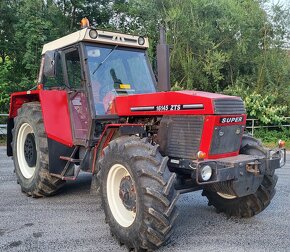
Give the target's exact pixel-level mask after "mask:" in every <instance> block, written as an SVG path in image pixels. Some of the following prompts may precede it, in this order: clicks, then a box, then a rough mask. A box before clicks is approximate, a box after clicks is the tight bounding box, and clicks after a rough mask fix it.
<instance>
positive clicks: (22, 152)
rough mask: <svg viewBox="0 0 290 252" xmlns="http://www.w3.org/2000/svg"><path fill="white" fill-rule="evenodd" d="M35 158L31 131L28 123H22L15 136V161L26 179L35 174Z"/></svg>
mask: <svg viewBox="0 0 290 252" xmlns="http://www.w3.org/2000/svg"><path fill="white" fill-rule="evenodd" d="M36 156H37V153H36V146H35V141H34V132H33V129H32V127H31V126H30V125H29V124H28V123H23V124H22V125H21V127H20V128H19V131H18V136H17V160H18V164H19V168H20V171H21V173H22V175H23V177H25V178H26V179H30V178H32V177H33V175H34V173H35V168H36V159H37V158H36Z"/></svg>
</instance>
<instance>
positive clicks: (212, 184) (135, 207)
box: [7, 27, 286, 251]
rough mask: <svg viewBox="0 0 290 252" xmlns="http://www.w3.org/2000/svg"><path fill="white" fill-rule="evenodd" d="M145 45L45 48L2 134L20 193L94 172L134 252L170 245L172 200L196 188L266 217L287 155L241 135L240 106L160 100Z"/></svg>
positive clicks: (186, 97) (87, 37) (15, 97)
mask: <svg viewBox="0 0 290 252" xmlns="http://www.w3.org/2000/svg"><path fill="white" fill-rule="evenodd" d="M147 48H148V39H147V38H145V37H142V36H133V35H127V34H121V33H113V32H108V31H101V30H96V29H94V28H92V27H85V28H83V29H82V30H80V31H77V32H75V33H72V34H70V35H68V36H65V37H62V38H60V39H57V40H55V41H53V42H50V43H48V44H45V45H44V47H43V51H42V61H41V66H40V74H39V80H38V83H39V85H38V88H37V90H30V91H26V92H17V93H13V94H12V95H11V103H10V112H9V120H8V137H7V154H8V156H13V160H14V165H15V172H16V175H17V181H18V183H19V184H20V186H21V190H22V191H23V192H24V193H26V194H27V195H28V196H32V197H42V196H50V195H53V194H55V193H56V192H57V190H58V189H59V188H60V187H61V186H62V185H63V184H64V183H65V181H66V180H75V179H76V177H77V176H78V173H79V171H80V170H82V171H86V172H91V173H92V174H93V180H94V179H96V181H98V185H99V187H100V197H101V198H102V203H103V208H104V211H105V215H106V221H107V223H108V224H109V226H110V229H111V232H112V234H113V235H115V236H116V237H117V239H118V240H119V241H120V242H121V243H124V244H125V245H126V246H127V247H128V248H129V249H135V250H137V251H140V250H142V251H143V250H154V249H157V248H158V247H160V246H161V245H162V244H164V243H165V242H166V241H167V240H168V238H169V236H170V234H171V233H172V231H173V227H174V221H175V220H176V217H177V214H178V212H177V209H176V201H177V199H178V196H179V194H180V193H185V192H190V191H196V190H202V195H203V196H206V197H207V198H208V200H209V205H213V206H214V207H215V208H217V210H218V211H220V212H225V213H226V214H227V215H229V216H238V217H251V216H253V215H255V214H258V213H259V212H261V211H263V210H264V209H265V208H266V207H267V206H268V205H269V203H270V201H271V199H272V198H273V196H274V194H275V185H276V182H277V176H276V175H274V172H275V169H276V168H279V167H281V166H283V165H284V164H285V156H286V155H285V149H284V148H281V146H280V147H279V148H277V149H274V150H266V149H265V148H264V147H263V146H262V145H261V143H260V142H259V141H258V140H256V139H254V138H253V137H251V136H249V135H245V134H244V131H245V124H246V110H245V107H244V103H243V101H242V100H241V98H239V97H233V96H226V95H221V94H213V93H207V92H199V91H178V92H170V91H167V92H165V91H164V89H166V88H164V87H166V85H164V83H162V81H165V82H166V79H168V71H166V67H167V66H168V61H167V59H168V54H166V52H168V47H166V45H164V44H162V43H161V44H160V45H159V47H158V49H159V53H158V54H159V56H160V55H161V57H159V60H158V61H159V74H160V77H159V84H156V81H155V77H154V74H153V72H152V70H151V67H150V65H149V63H148V58H147V54H146V50H147ZM161 51H164V52H165V54H162V53H160V52H161ZM160 62H161V64H160ZM162 67H163V69H162ZM160 83H161V84H163V86H162V85H161V84H160ZM157 89H158V90H159V91H160V90H163V92H157Z"/></svg>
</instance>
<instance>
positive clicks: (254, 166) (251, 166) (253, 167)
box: [246, 161, 261, 176]
mask: <svg viewBox="0 0 290 252" xmlns="http://www.w3.org/2000/svg"><path fill="white" fill-rule="evenodd" d="M260 164H261V162H259V161H254V162H251V163H248V164H246V170H247V172H250V173H254V175H255V176H257V175H259V174H260V170H259V165H260Z"/></svg>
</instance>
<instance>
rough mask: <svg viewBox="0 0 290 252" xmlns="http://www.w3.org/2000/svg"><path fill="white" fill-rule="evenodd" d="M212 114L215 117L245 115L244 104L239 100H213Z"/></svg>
mask: <svg viewBox="0 0 290 252" xmlns="http://www.w3.org/2000/svg"><path fill="white" fill-rule="evenodd" d="M214 112H215V114H217V115H222V114H225V115H229V114H245V113H246V110H245V106H244V102H243V100H242V99H241V98H235V99H216V100H214Z"/></svg>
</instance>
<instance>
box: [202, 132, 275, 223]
mask: <svg viewBox="0 0 290 252" xmlns="http://www.w3.org/2000/svg"><path fill="white" fill-rule="evenodd" d="M240 154H246V155H257V156H262V157H265V155H266V150H265V149H264V148H263V146H262V145H261V143H260V142H259V141H258V140H256V139H255V138H253V137H251V136H249V135H245V136H244V137H243V139H242V145H241V149H240ZM277 180H278V177H277V175H274V171H272V172H271V173H270V174H265V175H264V178H263V180H262V183H261V185H260V186H259V187H258V189H257V191H256V192H255V193H254V194H250V195H247V196H244V197H236V196H234V195H228V194H224V193H219V192H214V191H209V190H204V191H203V192H202V195H203V196H206V197H207V198H208V205H213V206H214V207H215V208H216V209H217V212H224V213H226V214H227V215H228V216H236V217H240V218H248V217H252V216H254V215H256V214H258V213H260V212H262V211H263V210H264V209H265V208H266V207H267V206H268V205H269V204H270V201H271V199H272V198H273V197H274V195H275V192H276V190H275V186H276V183H277Z"/></svg>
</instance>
